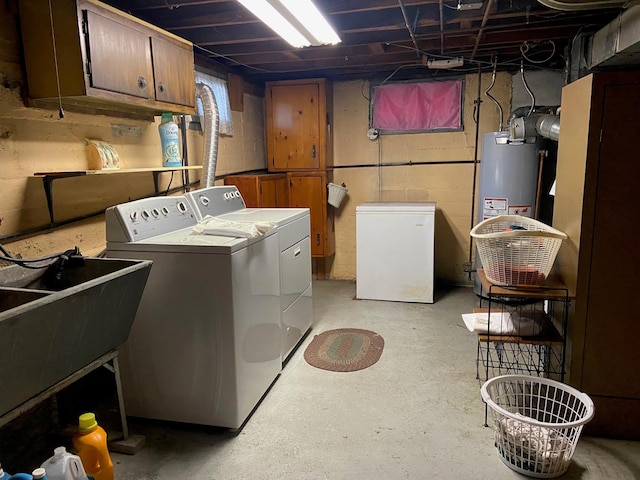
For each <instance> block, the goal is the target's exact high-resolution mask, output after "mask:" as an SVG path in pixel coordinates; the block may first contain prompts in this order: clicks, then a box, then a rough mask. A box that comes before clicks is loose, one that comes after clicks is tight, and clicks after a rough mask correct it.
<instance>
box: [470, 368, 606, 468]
mask: <svg viewBox="0 0 640 480" xmlns="http://www.w3.org/2000/svg"><path fill="white" fill-rule="evenodd" d="M480 393H481V395H482V399H483V400H484V401H485V402H486V403H487V406H488V407H489V412H490V418H491V425H492V427H493V430H494V440H495V445H496V448H497V450H498V455H499V456H500V458H501V460H502V461H503V462H504V463H505V465H507V466H508V467H510V468H511V469H513V470H515V471H516V472H518V473H522V474H523V475H527V476H530V477H536V478H555V477H559V476H560V475H562V474H563V473H565V472H566V471H567V468H569V464H570V463H571V458H572V456H573V452H574V451H575V448H576V445H577V444H578V439H579V438H580V433H581V432H582V427H583V426H584V425H585V424H587V423H588V422H589V421H590V420H591V419H592V418H593V415H594V407H593V401H592V400H591V399H590V398H589V396H588V395H587V394H586V393H582V392H579V391H578V390H576V389H575V388H572V387H570V386H568V385H565V384H564V383H560V382H556V381H554V380H550V379H548V378H540V377H532V376H527V375H502V376H499V377H494V378H492V379H490V380H488V381H487V382H485V383H484V385H483V386H482V388H481V390H480Z"/></svg>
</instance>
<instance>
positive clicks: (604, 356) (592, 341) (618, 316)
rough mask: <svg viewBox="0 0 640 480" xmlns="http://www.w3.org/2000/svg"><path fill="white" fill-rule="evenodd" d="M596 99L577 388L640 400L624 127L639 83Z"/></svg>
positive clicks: (634, 235) (631, 154)
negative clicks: (598, 112)
mask: <svg viewBox="0 0 640 480" xmlns="http://www.w3.org/2000/svg"><path fill="white" fill-rule="evenodd" d="M602 103H603V114H602V130H600V132H599V133H600V148H599V150H598V152H599V158H598V163H597V194H596V197H597V201H596V202H595V205H594V212H593V244H592V248H591V251H590V252H581V255H587V254H590V255H589V261H590V266H591V272H590V277H589V295H588V296H587V298H585V299H584V300H585V301H586V304H587V312H588V317H587V324H586V331H585V333H586V339H585V346H584V367H583V368H584V369H583V382H582V388H584V389H585V391H586V392H588V393H591V394H595V395H603V396H609V397H620V398H634V399H640V377H639V376H638V371H640V356H639V355H638V353H637V350H636V348H638V339H640V323H639V322H638V315H637V313H635V312H637V309H638V306H637V300H636V298H635V295H636V294H637V292H638V288H640V280H639V277H638V265H640V249H638V242H640V228H638V212H639V211H640V195H638V185H637V184H638V180H639V179H640V163H638V161H637V146H636V145H635V144H634V142H632V141H630V138H629V131H628V129H629V125H633V123H634V122H635V121H636V117H637V114H638V111H639V110H640V85H638V84H635V85H634V84H625V85H607V86H606V87H605V89H604V99H603V102H602ZM583 218H584V217H583ZM584 229H585V227H584V226H583V230H584Z"/></svg>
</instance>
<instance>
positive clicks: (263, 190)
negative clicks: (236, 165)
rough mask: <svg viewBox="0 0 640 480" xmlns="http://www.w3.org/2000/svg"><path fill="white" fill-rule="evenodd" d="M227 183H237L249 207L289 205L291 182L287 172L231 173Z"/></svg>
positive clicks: (225, 180)
mask: <svg viewBox="0 0 640 480" xmlns="http://www.w3.org/2000/svg"><path fill="white" fill-rule="evenodd" d="M224 184H225V185H235V186H236V187H238V191H239V192H240V194H241V195H242V198H243V199H244V203H245V204H246V205H247V207H256V208H276V207H287V206H289V182H288V180H287V175H286V174H285V173H274V174H268V173H267V174H249V175H230V176H228V177H225V178H224Z"/></svg>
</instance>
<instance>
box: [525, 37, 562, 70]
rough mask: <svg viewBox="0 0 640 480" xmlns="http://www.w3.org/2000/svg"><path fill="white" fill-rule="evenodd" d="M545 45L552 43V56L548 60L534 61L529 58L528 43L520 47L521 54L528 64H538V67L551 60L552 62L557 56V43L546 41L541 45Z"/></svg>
mask: <svg viewBox="0 0 640 480" xmlns="http://www.w3.org/2000/svg"><path fill="white" fill-rule="evenodd" d="M545 43H550V44H551V46H552V47H553V48H552V50H551V54H550V55H549V56H548V57H547V58H545V59H544V60H532V59H530V58H529V57H527V52H528V51H529V44H528V43H527V42H524V43H523V44H522V45H520V53H521V54H522V56H523V57H524V59H525V60H526V61H527V62H530V63H535V64H538V65H539V64H541V63H546V62H548V61H549V60H551V59H552V58H553V56H554V55H555V54H556V43H555V42H554V41H553V40H545V41H544V42H542V43H541V44H540V45H543V44H545Z"/></svg>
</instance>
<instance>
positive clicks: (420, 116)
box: [373, 80, 462, 131]
mask: <svg viewBox="0 0 640 480" xmlns="http://www.w3.org/2000/svg"><path fill="white" fill-rule="evenodd" d="M461 105H462V80H448V81H442V82H423V83H394V84H390V85H382V86H380V87H376V88H375V90H374V100H373V128H377V129H379V130H391V131H415V130H438V129H454V130H459V129H461V128H462V115H461V108H462V106H461Z"/></svg>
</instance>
